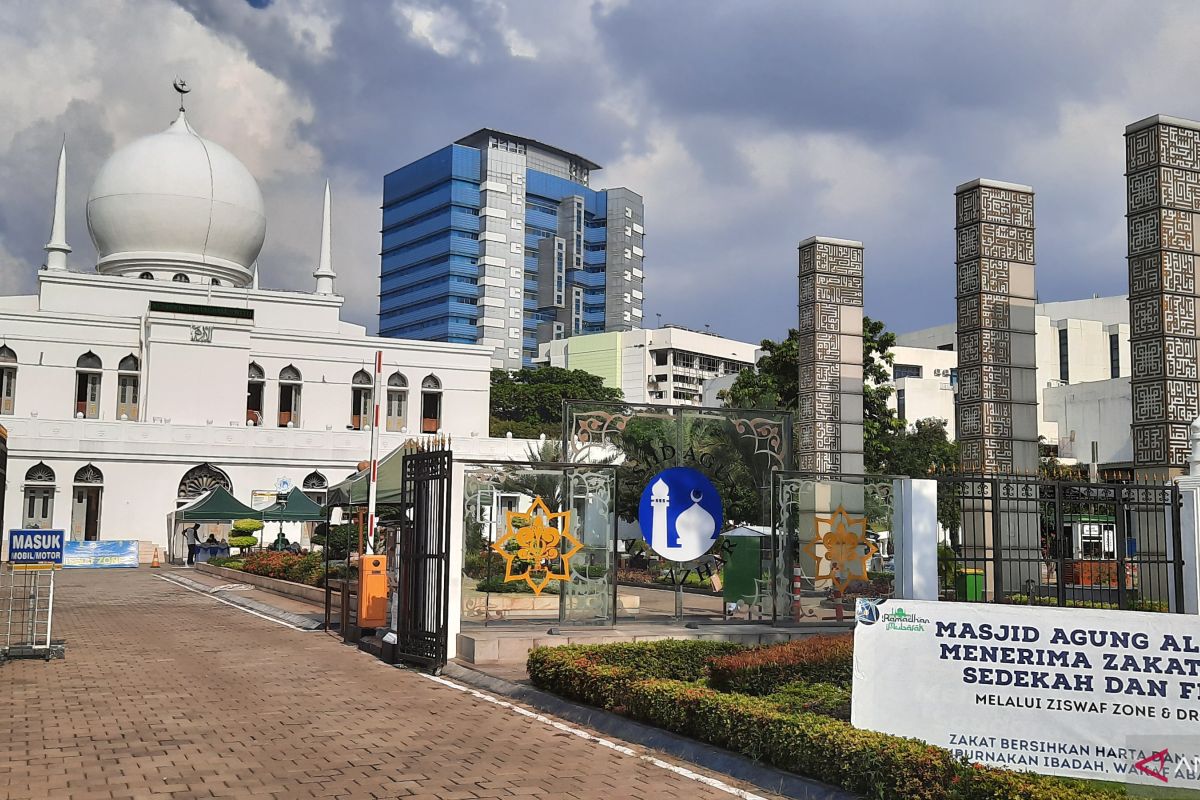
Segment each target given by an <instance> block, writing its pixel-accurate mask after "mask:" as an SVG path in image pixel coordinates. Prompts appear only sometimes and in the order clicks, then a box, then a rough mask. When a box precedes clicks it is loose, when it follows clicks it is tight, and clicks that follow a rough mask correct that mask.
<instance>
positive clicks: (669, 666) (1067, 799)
mask: <svg viewBox="0 0 1200 800" xmlns="http://www.w3.org/2000/svg"><path fill="white" fill-rule="evenodd" d="M721 645H725V646H729V643H727V642H705V641H686V642H646V643H637V644H614V645H592V646H576V645H572V646H567V647H555V648H546V647H542V648H537V649H535V650H533V651H531V652H530V654H529V661H528V669H529V677H530V679H531V680H532V682H533V684H534V686H537V687H538V688H541V689H545V690H546V691H550V692H554V693H556V694H560V695H562V696H564V697H569V698H572V699H575V700H580V701H582V702H585V703H590V704H591V705H595V706H600V707H601V708H606V709H608V710H611V711H615V712H617V713H621V714H625V715H626V716H629V717H632V718H634V719H638V720H641V721H643V722H647V723H649V724H652V725H657V726H658V727H661V728H665V729H667V730H671V731H674V732H676V733H680V734H683V735H685V736H690V737H692V738H695V739H699V740H701V741H705V742H708V743H710V744H713V745H717V746H719V747H724V748H726V749H729V750H733V751H736V752H739V753H742V754H744V755H746V756H748V757H750V758H753V759H755V760H758V761H763V762H766V763H768V764H771V765H773V766H776V767H779V768H781V769H786V770H789V771H791V772H794V773H796V774H798V775H803V776H806V777H809V778H813V779H815V780H819V781H822V782H824V783H828V784H832V785H834V786H839V787H841V788H843V789H846V790H848V791H850V792H853V793H855V794H858V795H860V796H862V797H864V798H872V800H1098V798H1108V797H1113V796H1115V795H1113V794H1112V793H1110V792H1109V791H1107V790H1104V789H1096V788H1091V787H1088V786H1085V785H1083V784H1082V783H1080V782H1077V781H1066V780H1062V779H1059V778H1052V777H1047V776H1042V775H1034V774H1030V773H1020V772H1009V771H1007V770H1001V769H993V768H990V767H980V766H973V765H969V764H966V763H964V762H962V761H959V760H957V759H956V758H955V757H954V756H953V755H952V754H951V753H950V752H949V751H948V750H944V749H942V748H940V747H935V746H933V745H929V744H925V743H924V742H920V741H917V740H915V739H905V738H902V737H899V736H891V735H889V734H885V733H876V732H874V731H866V730H859V729H857V728H855V727H853V726H852V725H850V724H849V723H848V722H845V721H844V720H840V719H834V718H832V717H828V716H823V715H820V714H813V713H808V712H804V711H800V712H787V711H781V710H780V709H779V708H778V706H777V705H776V702H775V700H774V699H773V698H770V697H751V696H747V695H744V694H727V693H723V692H718V691H714V690H713V689H709V688H706V687H704V686H701V685H699V684H697V683H695V682H688V681H689V680H691V679H692V676H695V675H697V674H698V673H700V672H701V671H702V670H701V667H700V666H698V665H701V666H702V665H703V663H704V661H705V659H706V658H707V657H708V655H709V653H707V652H706V651H705V648H706V647H713V648H714V649H720V646H721ZM762 649H766V648H758V650H762ZM724 658H728V657H727V656H726V657H724ZM664 672H674V673H677V674H680V675H682V676H684V680H671V679H667V678H665V677H660V674H661V673H664ZM826 694H830V693H829V692H828V691H827V692H826ZM830 696H831V695H830Z"/></svg>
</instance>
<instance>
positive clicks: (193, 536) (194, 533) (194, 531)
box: [183, 522, 200, 567]
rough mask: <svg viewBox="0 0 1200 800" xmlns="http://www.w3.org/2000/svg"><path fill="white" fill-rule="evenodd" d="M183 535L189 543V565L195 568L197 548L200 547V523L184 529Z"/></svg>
mask: <svg viewBox="0 0 1200 800" xmlns="http://www.w3.org/2000/svg"><path fill="white" fill-rule="evenodd" d="M183 535H184V538H185V539H186V541H187V549H188V552H187V565H188V566H189V567H193V566H195V565H196V548H198V547H199V546H200V523H199V522H197V523H196V524H195V525H193V526H192V527H190V528H184V531H183Z"/></svg>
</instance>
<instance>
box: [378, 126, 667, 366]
mask: <svg viewBox="0 0 1200 800" xmlns="http://www.w3.org/2000/svg"><path fill="white" fill-rule="evenodd" d="M598 169H600V167H599V165H598V164H595V163H593V162H591V161H589V160H588V159H586V158H583V157H581V156H578V155H575V154H574V153H569V152H567V151H565V150H561V149H559V148H557V147H551V146H549V145H546V144H542V143H541V142H537V141H535V140H533V139H527V138H524V137H521V136H513V135H511V134H506V133H501V132H499V131H494V130H490V129H484V130H481V131H477V132H476V133H473V134H471V135H470V136H467V137H464V138H462V139H459V140H458V141H457V142H455V143H454V144H452V145H450V146H448V147H445V148H442V149H441V150H438V151H437V152H434V153H431V154H429V155H427V156H425V157H424V158H421V159H418V160H416V161H414V162H412V163H411V164H408V165H406V166H404V167H401V168H400V169H398V170H396V171H395V172H391V173H389V174H388V175H387V176H385V177H384V179H383V251H382V269H381V276H380V294H379V333H380V335H382V336H392V337H396V338H405V339H426V340H429V341H439V342H464V343H471V344H483V345H486V346H489V347H491V348H493V349H494V356H493V365H494V366H497V367H504V368H506V369H517V368H519V367H521V366H525V365H529V364H530V363H531V362H532V360H533V359H534V358H535V357H537V354H538V345H539V344H542V343H545V342H548V341H551V340H553V339H561V338H564V337H567V336H571V335H572V334H577V333H600V332H604V331H620V330H632V329H634V328H640V327H642V300H643V294H642V291H643V290H642V287H643V271H642V270H643V257H644V254H643V246H644V245H643V242H644V237H645V227H644V224H645V219H644V216H643V208H642V197H641V195H639V194H637V193H636V192H633V191H630V190H629V189H625V188H617V189H593V188H591V186H590V183H589V182H590V178H591V174H592V173H593V172H594V171H596V170H598Z"/></svg>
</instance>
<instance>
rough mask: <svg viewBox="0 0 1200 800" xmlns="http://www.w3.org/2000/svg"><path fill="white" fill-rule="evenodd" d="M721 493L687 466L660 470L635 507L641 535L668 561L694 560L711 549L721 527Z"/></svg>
mask: <svg viewBox="0 0 1200 800" xmlns="http://www.w3.org/2000/svg"><path fill="white" fill-rule="evenodd" d="M722 521H723V512H722V508H721V496H720V495H719V494H717V490H716V487H714V486H713V485H712V482H711V481H709V479H708V478H706V477H704V475H702V474H701V473H699V472H697V471H696V470H694V469H691V468H689V467H673V468H671V469H668V470H664V471H662V472H660V473H658V474H657V475H655V476H654V477H653V478H651V479H650V483H649V484H647V486H646V488H645V490H644V491H643V492H642V502H641V505H640V507H639V508H638V524H639V525H640V527H641V529H642V538H643V539H645V540H646V544H647V545H648V546H649V547H650V549H651V550H653V551H654V552H655V553H657V554H658V555H660V556H662V557H663V558H665V559H667V560H668V561H676V562H685V561H695V560H696V559H697V558H700V556H702V555H704V554H705V553H707V552H708V551H709V550H711V549H712V546H713V544H714V543H715V542H716V541H717V534H718V533H719V532H720V530H721V524H722Z"/></svg>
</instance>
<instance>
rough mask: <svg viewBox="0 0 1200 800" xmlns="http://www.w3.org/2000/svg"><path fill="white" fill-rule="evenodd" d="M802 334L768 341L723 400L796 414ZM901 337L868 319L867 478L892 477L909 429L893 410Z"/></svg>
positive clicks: (865, 354)
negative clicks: (895, 352) (894, 455)
mask: <svg viewBox="0 0 1200 800" xmlns="http://www.w3.org/2000/svg"><path fill="white" fill-rule="evenodd" d="M799 344H800V333H799V331H797V330H796V329H795V328H792V329H791V330H789V331H788V338H787V339H785V340H783V341H782V342H775V341H772V340H770V339H764V340H763V342H762V344H761V347H762V351H763V354H762V356H761V357H760V358H759V360H758V363H757V364H756V365H755V366H754V367H753V368H751V369H746V370H742V372H741V373H740V374H739V375H738V377H737V380H736V381H734V384H733V386H731V387H730V388H729V389H728V390H727V391H726V392H725V393H724V395H723V399H724V401H725V405H726V406H729V407H731V408H783V409H791V410H794V409H795V408H796V407H797V402H798V398H799V391H800V390H799V370H800V361H799V359H800V347H799ZM895 344H896V335H895V334H894V333H892V332H890V331H888V330H887V329H886V328H885V327H884V324H883V323H882V322H880V321H878V320H873V319H871V318H870V317H863V383H864V386H863V437H864V448H863V449H864V459H863V460H864V465H865V467H866V469H867V472H891V471H893V470H891V469H889V467H888V457H889V453H890V451H891V448H892V446H893V443H894V440H895V438H896V437H897V436H898V435H899V434H900V432H901V431H903V429H904V423H903V422H901V421H900V420H898V419H896V412H894V411H893V410H892V409H890V408H888V398H890V397H891V396H892V392H893V391H894V390H893V389H892V386H891V380H892V371H891V366H892V364H893V363H894V362H893V357H892V346H893V345H895Z"/></svg>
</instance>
